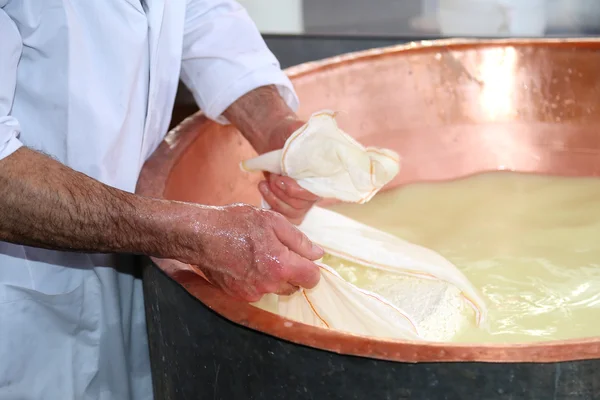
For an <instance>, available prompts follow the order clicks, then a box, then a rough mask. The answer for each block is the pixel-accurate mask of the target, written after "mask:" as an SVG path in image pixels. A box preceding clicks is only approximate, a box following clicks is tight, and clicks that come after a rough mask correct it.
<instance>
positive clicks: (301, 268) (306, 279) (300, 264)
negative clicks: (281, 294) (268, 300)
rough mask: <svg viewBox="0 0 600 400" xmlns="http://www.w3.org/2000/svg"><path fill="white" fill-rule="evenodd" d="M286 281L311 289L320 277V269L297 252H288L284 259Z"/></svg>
mask: <svg viewBox="0 0 600 400" xmlns="http://www.w3.org/2000/svg"><path fill="white" fill-rule="evenodd" d="M285 266H286V267H287V268H286V272H285V273H284V275H287V281H288V283H289V284H291V285H294V286H300V287H303V288H305V289H312V288H314V287H315V286H317V283H319V279H321V270H320V268H319V266H318V265H317V264H315V263H314V262H312V261H309V260H307V259H306V258H303V257H300V256H299V255H298V254H296V253H293V252H290V253H289V257H288V259H287V260H286V261H285Z"/></svg>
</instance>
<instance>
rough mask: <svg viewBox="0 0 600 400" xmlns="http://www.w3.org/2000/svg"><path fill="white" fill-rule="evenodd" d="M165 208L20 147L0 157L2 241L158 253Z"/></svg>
mask: <svg viewBox="0 0 600 400" xmlns="http://www.w3.org/2000/svg"><path fill="white" fill-rule="evenodd" d="M171 208H173V204H172V203H170V202H167V201H162V200H155V199H148V198H143V197H140V196H136V195H133V194H130V193H127V192H123V191H120V190H117V189H114V188H112V187H109V186H107V185H104V184H102V183H100V182H98V181H96V180H94V179H92V178H90V177H88V176H86V175H84V174H81V173H78V172H76V171H74V170H72V169H70V168H68V167H66V166H64V165H62V164H61V163H59V162H57V161H55V160H53V159H51V158H49V157H46V156H44V155H42V154H40V153H37V152H35V151H33V150H29V149H26V148H21V149H19V150H18V151H16V152H15V153H14V154H12V155H11V156H9V157H7V158H6V159H4V160H1V161H0V240H2V241H7V242H12V243H17V244H24V245H30V246H36V247H43V248H49V249H56V250H69V251H85V252H127V253H144V254H149V255H156V256H163V254H161V253H162V252H163V251H164V249H161V248H160V242H161V241H162V240H163V239H164V238H161V237H158V234H159V233H160V232H164V229H163V228H164V226H163V225H164V224H165V221H163V220H161V219H163V218H165V217H164V216H165V215H166V214H165V213H168V212H170V211H171V210H170V209H171ZM165 256H168V255H165Z"/></svg>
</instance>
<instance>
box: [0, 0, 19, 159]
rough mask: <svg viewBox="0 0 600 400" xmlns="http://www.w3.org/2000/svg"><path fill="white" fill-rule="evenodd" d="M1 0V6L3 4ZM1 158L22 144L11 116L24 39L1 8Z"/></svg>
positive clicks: (15, 123)
mask: <svg viewBox="0 0 600 400" xmlns="http://www.w3.org/2000/svg"><path fill="white" fill-rule="evenodd" d="M2 3H3V2H2V1H1V0H0V6H2ZM0 38H1V39H0V42H1V43H2V44H1V45H0V160H2V159H3V158H6V157H8V156H9V155H11V154H12V153H14V152H15V151H16V150H17V149H18V148H19V147H21V146H22V144H21V142H20V141H19V133H20V132H21V128H20V126H19V122H18V121H17V120H16V119H15V118H14V117H13V116H11V109H12V105H13V100H14V97H15V87H16V84H17V65H18V64H19V59H20V58H21V50H22V46H23V43H22V40H21V35H20V34H19V31H18V30H17V27H16V26H15V24H14V22H13V21H12V19H10V17H9V16H8V15H7V14H6V13H5V12H4V11H3V10H2V9H1V8H0Z"/></svg>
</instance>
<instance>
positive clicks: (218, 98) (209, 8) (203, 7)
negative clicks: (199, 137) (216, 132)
mask: <svg viewBox="0 0 600 400" xmlns="http://www.w3.org/2000/svg"><path fill="white" fill-rule="evenodd" d="M181 79H182V81H183V82H184V84H185V85H186V86H187V87H188V88H189V89H190V90H191V91H192V93H193V95H194V98H195V100H196V102H197V103H198V106H199V107H200V109H201V110H202V111H203V112H204V113H205V114H206V116H207V117H208V118H210V119H213V120H215V121H217V122H219V123H222V124H226V123H227V122H228V121H227V120H226V119H225V118H224V117H223V116H222V113H223V112H224V111H225V110H226V109H227V107H229V106H230V105H231V104H232V103H233V102H234V101H235V100H237V99H238V98H239V97H241V96H243V95H244V94H246V93H248V92H250V91H252V90H254V89H256V88H258V87H261V86H265V85H275V86H276V87H277V88H278V90H279V93H280V94H281V96H282V97H283V99H284V100H285V101H286V102H287V104H288V105H289V106H290V107H291V108H292V109H293V110H296V109H297V108H298V98H297V96H296V93H295V92H294V88H293V86H292V84H291V82H290V80H289V79H288V78H287V76H286V75H285V73H284V72H283V71H282V70H281V68H280V65H279V62H278V61H277V59H276V58H275V56H274V55H273V53H271V51H270V50H269V49H268V47H267V45H266V44H265V42H264V40H263V39H262V37H261V35H260V33H259V31H258V29H257V28H256V26H255V24H254V22H253V21H252V20H251V18H250V17H249V15H248V14H247V12H246V10H245V9H244V8H243V7H242V6H241V5H240V4H238V3H237V2H235V1H232V0H188V3H187V10H186V18H185V30H184V39H183V53H182V67H181Z"/></svg>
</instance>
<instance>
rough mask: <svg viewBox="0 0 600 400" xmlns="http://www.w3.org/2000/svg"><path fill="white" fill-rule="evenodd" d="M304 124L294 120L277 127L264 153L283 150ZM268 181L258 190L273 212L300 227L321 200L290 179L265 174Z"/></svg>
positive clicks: (261, 184)
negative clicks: (289, 139) (307, 214)
mask: <svg viewBox="0 0 600 400" xmlns="http://www.w3.org/2000/svg"><path fill="white" fill-rule="evenodd" d="M302 125H304V122H302V121H300V120H298V119H293V120H288V121H287V123H283V124H281V125H279V126H278V127H276V128H275V129H274V131H273V133H272V134H271V135H270V140H269V144H268V147H266V148H265V150H264V151H263V152H265V153H266V152H268V151H271V150H277V149H281V148H282V147H283V146H284V144H285V142H286V140H287V139H288V137H290V135H291V134H292V133H294V132H295V131H296V130H297V129H298V128H300V127H301V126H302ZM265 177H266V180H265V181H261V182H260V183H259V184H258V190H259V191H260V193H261V194H262V196H263V198H264V199H265V201H266V202H267V203H268V204H269V206H271V209H272V210H273V211H277V212H278V213H280V214H282V215H283V216H285V217H286V218H287V219H288V220H289V221H290V222H292V223H294V224H297V225H299V224H300V223H301V222H302V220H303V219H304V217H305V216H306V213H308V211H310V209H311V207H312V206H314V205H315V203H316V202H317V201H319V200H320V198H319V197H318V196H316V195H314V194H312V193H311V192H309V191H308V190H306V189H304V188H302V187H301V186H300V185H298V183H297V182H296V181H295V180H293V179H291V178H288V177H284V176H281V175H276V174H269V173H265Z"/></svg>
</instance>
